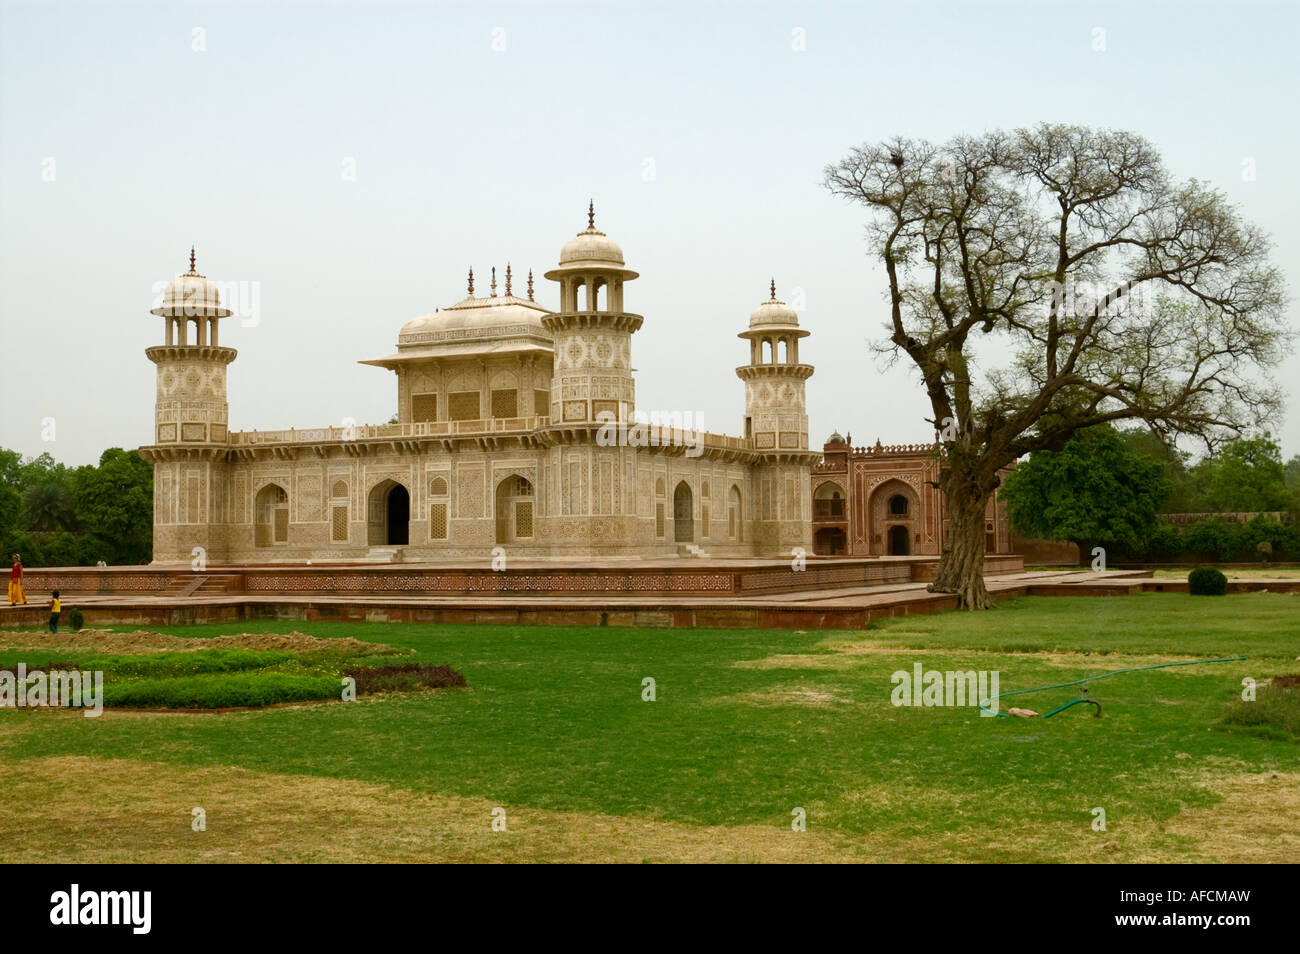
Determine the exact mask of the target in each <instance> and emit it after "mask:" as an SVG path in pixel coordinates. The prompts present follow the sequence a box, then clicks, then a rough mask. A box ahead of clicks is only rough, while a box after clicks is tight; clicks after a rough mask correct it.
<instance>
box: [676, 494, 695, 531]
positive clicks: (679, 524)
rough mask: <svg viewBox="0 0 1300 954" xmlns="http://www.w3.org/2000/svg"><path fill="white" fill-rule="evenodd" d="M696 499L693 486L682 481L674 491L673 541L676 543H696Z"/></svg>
mask: <svg viewBox="0 0 1300 954" xmlns="http://www.w3.org/2000/svg"><path fill="white" fill-rule="evenodd" d="M693 509H694V498H693V496H692V494H691V485H690V484H688V483H687V482H686V481H684V480H683V481H682V482H681V483H679V484H678V485H677V489H676V490H674V491H673V541H674V542H676V543H693V542H694V541H695V518H694V513H693Z"/></svg>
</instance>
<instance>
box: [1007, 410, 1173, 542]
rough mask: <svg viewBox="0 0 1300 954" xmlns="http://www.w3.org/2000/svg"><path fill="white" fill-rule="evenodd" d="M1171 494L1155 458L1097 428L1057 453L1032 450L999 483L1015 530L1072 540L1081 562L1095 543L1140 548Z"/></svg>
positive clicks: (1104, 427) (1103, 427) (1111, 431)
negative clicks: (1136, 450)
mask: <svg viewBox="0 0 1300 954" xmlns="http://www.w3.org/2000/svg"><path fill="white" fill-rule="evenodd" d="M1171 489H1172V486H1171V483H1170V481H1169V480H1168V479H1167V478H1166V477H1165V475H1164V467H1163V465H1162V464H1161V462H1160V461H1158V460H1155V459H1153V458H1151V457H1148V456H1144V455H1141V454H1138V453H1136V452H1135V451H1134V450H1133V449H1132V448H1131V446H1130V445H1129V443H1128V442H1127V441H1126V440H1125V439H1124V438H1123V437H1122V436H1121V435H1120V434H1118V433H1116V431H1115V429H1114V428H1112V427H1110V426H1109V425H1100V426H1097V427H1091V428H1088V429H1086V430H1082V431H1079V432H1078V433H1077V434H1075V435H1074V437H1072V438H1070V440H1069V441H1067V442H1066V444H1065V446H1064V447H1063V448H1061V449H1060V450H1059V451H1049V450H1040V451H1035V452H1034V453H1033V454H1031V455H1030V457H1029V459H1028V460H1025V461H1023V462H1022V463H1021V464H1020V465H1019V466H1018V467H1017V468H1016V469H1015V470H1014V471H1013V472H1012V473H1011V474H1010V475H1009V476H1008V477H1007V478H1006V480H1005V481H1003V484H1002V489H1001V490H1000V491H999V497H1000V498H1001V499H1002V500H1005V501H1006V502H1007V516H1008V519H1009V520H1010V522H1011V526H1012V528H1013V529H1014V530H1015V531H1016V533H1018V534H1020V535H1021V536H1026V537H1042V538H1044V539H1049V540H1069V541H1071V542H1073V543H1076V544H1078V546H1079V559H1080V561H1081V562H1084V563H1086V562H1088V560H1089V557H1090V555H1091V552H1092V548H1093V547H1094V546H1101V547H1105V548H1112V547H1123V548H1125V549H1126V550H1128V551H1130V552H1133V551H1137V550H1138V549H1140V548H1141V547H1142V545H1143V544H1144V543H1145V542H1146V540H1147V537H1148V536H1149V535H1150V533H1151V531H1152V530H1153V529H1154V528H1155V525H1156V519H1157V515H1158V513H1159V511H1160V506H1161V504H1162V503H1163V502H1164V500H1165V498H1166V497H1168V495H1169V492H1170V490H1171Z"/></svg>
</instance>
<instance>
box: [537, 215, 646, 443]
mask: <svg viewBox="0 0 1300 954" xmlns="http://www.w3.org/2000/svg"><path fill="white" fill-rule="evenodd" d="M546 277H547V278H549V279H550V280H551V281H554V282H558V283H559V285H560V309H559V311H557V312H555V313H554V314H550V315H547V316H546V317H545V318H543V319H542V324H543V325H545V326H546V330H547V331H549V332H551V334H552V335H553V336H554V339H555V343H554V347H555V372H554V376H553V377H552V379H551V427H552V428H556V427H564V426H570V425H576V426H578V427H583V426H585V425H588V424H594V423H595V422H596V421H597V420H599V419H600V418H601V417H602V416H603V415H604V414H612V415H614V417H615V418H616V419H617V420H627V419H628V418H629V417H630V412H631V410H632V408H633V406H634V404H635V392H634V385H633V381H632V334H633V333H634V332H635V331H636V330H637V329H639V328H640V327H641V321H642V319H641V316H640V315H634V314H631V313H629V312H626V311H624V310H623V283H624V282H629V281H631V280H632V279H634V278H636V277H637V273H636V272H634V271H632V270H631V269H630V268H627V267H626V266H625V265H624V263H623V250H622V249H621V248H619V247H618V244H617V243H616V242H614V241H613V240H612V239H610V238H609V237H608V236H607V235H605V233H604V232H601V231H598V230H597V229H596V210H595V206H594V204H592V203H588V204H587V228H586V231H583V232H579V233H578V234H577V236H576V237H575V238H572V239H570V240H569V241H568V242H567V243H565V246H564V248H563V249H561V250H560V263H559V264H558V265H557V266H556V267H555V268H553V269H551V270H550V271H549V272H547V273H546Z"/></svg>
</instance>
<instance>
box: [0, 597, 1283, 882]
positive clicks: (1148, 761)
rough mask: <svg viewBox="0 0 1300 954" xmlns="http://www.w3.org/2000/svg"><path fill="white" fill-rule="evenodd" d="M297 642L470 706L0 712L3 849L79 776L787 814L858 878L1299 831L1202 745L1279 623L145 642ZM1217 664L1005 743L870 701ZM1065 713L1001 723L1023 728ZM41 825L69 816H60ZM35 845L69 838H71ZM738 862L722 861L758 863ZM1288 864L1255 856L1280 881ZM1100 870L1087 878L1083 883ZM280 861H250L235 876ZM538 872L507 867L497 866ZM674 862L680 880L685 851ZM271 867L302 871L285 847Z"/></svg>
mask: <svg viewBox="0 0 1300 954" xmlns="http://www.w3.org/2000/svg"><path fill="white" fill-rule="evenodd" d="M291 630H299V631H307V632H310V633H311V634H312V635H315V636H320V637H333V636H353V637H356V638H358V639H362V640H366V641H370V642H382V643H388V644H391V645H394V646H398V647H405V648H409V649H412V650H414V652H415V654H414V656H412V657H408V658H410V659H413V660H415V661H419V662H427V663H434V664H449V665H451V666H452V667H454V668H456V669H458V670H460V671H462V672H463V673H464V674H465V676H466V678H467V681H468V688H467V689H451V690H440V691H436V692H428V693H415V694H408V695H398V696H392V697H386V698H382V699H379V700H377V701H363V702H359V703H331V704H325V705H313V706H302V707H293V708H278V709H271V710H265V711H258V712H241V713H230V714H220V715H195V716H191V715H147V716H146V715H139V714H126V713H117V714H115V713H112V712H111V711H110V712H106V713H105V714H104V716H103V717H101V718H99V719H81V718H76V717H72V716H71V714H64V713H32V712H22V711H12V710H0V759H3V760H4V762H5V763H7V764H8V765H9V766H10V767H11V768H13V769H18V770H20V772H21V769H22V767H23V763H24V762H27V763H28V764H29V766H31V767H32V770H33V772H35V771H36V769H37V767H40V772H44V773H46V775H45V777H46V778H47V784H46V785H45V787H44V788H41V787H39V786H36V785H35V783H33V785H32V786H31V788H30V791H29V793H28V794H27V795H24V794H23V793H22V792H18V793H17V794H14V795H12V796H11V800H10V804H9V809H6V808H5V807H4V806H3V804H0V842H2V841H3V838H4V836H5V835H6V833H7V832H6V824H14V825H18V826H20V827H22V830H23V831H24V832H25V834H24V835H23V837H24V838H28V836H29V835H30V833H31V832H32V831H34V830H36V829H38V828H40V825H39V824H36V823H34V822H30V821H29V822H28V823H26V824H24V823H23V822H22V820H21V819H19V818H18V815H19V814H20V813H21V812H34V813H35V814H36V815H38V816H39V815H40V813H41V811H42V810H48V811H51V812H53V811H55V809H54V808H49V809H43V808H42V805H43V804H44V802H45V801H47V800H48V799H49V797H50V786H51V785H53V786H56V787H57V786H58V785H60V784H67V785H71V784H72V783H71V781H67V782H65V783H60V782H59V781H58V778H59V776H58V772H59V771H62V769H61V768H59V767H60V766H74V765H75V766H80V767H81V768H79V769H78V771H83V770H84V769H85V767H86V766H88V765H91V764H92V763H90V762H87V761H84V760H88V759H93V760H100V759H123V760H131V761H132V762H134V763H148V764H150V765H155V766H159V767H160V770H161V769H163V768H167V769H171V770H178V771H179V772H180V773H181V774H182V776H183V773H186V772H195V771H198V770H206V769H208V768H209V767H222V768H226V767H233V768H234V769H237V770H248V771H250V772H256V773H270V774H273V775H276V776H293V777H296V780H295V785H297V786H298V788H299V789H303V790H305V789H307V788H310V783H311V781H312V780H313V779H317V780H322V784H324V781H323V780H338V781H345V782H348V783H373V784H374V785H376V786H381V787H382V788H383V789H386V790H395V791H398V792H400V793H409V797H411V798H417V797H421V796H430V797H432V798H433V799H435V800H441V801H442V802H446V801H447V800H448V799H469V800H483V801H484V804H495V805H505V806H510V811H511V812H516V813H517V812H523V813H527V812H530V811H535V812H538V813H550V812H562V813H566V814H565V815H564V816H550V815H546V817H547V818H552V819H553V818H559V817H563V818H567V819H569V821H567V822H558V821H554V820H552V821H549V822H547V824H571V825H575V826H581V825H583V824H587V822H583V821H580V820H577V819H581V818H583V817H586V818H589V819H596V820H600V819H604V820H608V819H610V818H618V819H631V820H633V821H635V822H637V823H638V824H640V823H641V822H650V821H659V822H667V823H676V824H677V825H678V826H711V827H710V828H709V829H708V831H723V830H730V829H735V828H738V827H746V826H757V828H758V829H770V830H771V831H772V832H785V833H786V834H787V835H788V834H789V833H790V826H791V817H792V816H791V812H792V810H793V809H794V808H796V807H800V808H803V809H804V810H805V811H806V813H807V826H808V834H810V835H812V834H814V833H815V834H817V835H818V837H825V838H826V839H827V840H826V841H825V842H814V841H811V840H810V841H809V842H808V844H817V845H819V846H820V847H819V848H818V850H819V851H822V850H824V851H825V853H826V857H828V858H830V857H856V856H857V855H854V852H855V851H858V848H859V847H861V846H863V845H865V846H868V847H867V848H865V849H863V850H865V851H866V852H867V855H868V856H870V857H879V858H886V859H892V860H910V859H916V860H931V859H932V860H981V859H989V858H996V859H998V860H1005V861H1045V860H1080V861H1087V860H1153V859H1154V860H1177V859H1179V858H1187V859H1189V860H1212V859H1215V858H1223V857H1228V856H1229V855H1230V854H1231V852H1230V850H1229V848H1227V847H1224V845H1223V844H1220V843H1219V842H1217V841H1216V840H1215V839H1216V838H1217V837H1218V836H1217V835H1216V834H1215V831H1216V826H1218V827H1219V828H1222V826H1223V823H1224V818H1226V817H1229V816H1230V817H1232V818H1234V819H1236V823H1237V824H1239V825H1240V824H1247V825H1249V824H1250V823H1252V822H1253V821H1257V822H1258V824H1259V825H1262V826H1263V827H1264V828H1265V829H1266V830H1267V829H1269V826H1270V825H1272V824H1273V823H1274V821H1279V823H1282V822H1285V824H1287V825H1292V827H1293V824H1292V822H1290V821H1286V820H1285V819H1281V820H1277V819H1273V818H1271V817H1269V816H1270V813H1277V812H1281V811H1283V810H1284V809H1285V808H1286V806H1288V805H1289V806H1290V808H1292V809H1294V807H1295V805H1294V804H1292V802H1291V801H1289V800H1291V799H1294V798H1295V797H1296V793H1297V792H1300V785H1298V784H1297V780H1300V744H1297V742H1296V741H1295V740H1293V739H1291V738H1290V737H1288V736H1278V735H1277V734H1276V733H1273V734H1270V733H1267V732H1260V731H1256V730H1252V729H1245V728H1234V727H1232V726H1227V725H1224V724H1221V722H1220V720H1221V717H1222V715H1223V713H1224V711H1225V708H1226V707H1227V706H1228V705H1229V703H1230V702H1232V700H1233V699H1234V698H1236V697H1237V696H1238V695H1239V693H1240V691H1241V680H1242V678H1243V677H1245V676H1251V677H1254V678H1255V679H1257V680H1261V681H1262V680H1264V679H1266V678H1267V677H1269V676H1271V675H1278V674H1284V673H1295V672H1300V662H1297V661H1296V657H1297V656H1298V655H1300V596H1289V595H1281V594H1250V595H1239V596H1226V597H1220V598H1205V597H1199V598H1193V597H1188V596H1185V595H1177V594H1154V593H1153V594H1143V595H1139V596H1127V597H1116V598H1098V597H1056V598H1025V599H1019V600H1013V601H1009V602H1006V603H1002V604H1000V605H999V606H998V608H997V609H995V610H992V611H989V612H986V613H975V614H971V613H944V614H938V615H933V616H917V617H907V618H900V619H893V620H888V621H884V622H882V623H879V624H876V625H873V626H872V627H871V628H870V629H868V630H867V631H865V632H853V633H845V632H811V631H810V632H790V631H737V630H718V631H707V630H683V629H642V630H633V629H621V628H600V629H592V628H567V627H555V628H550V627H547V628H543V627H519V628H513V627H505V626H432V625H418V624H379V623H375V624H350V623H321V622H318V623H301V622H258V623H250V622H244V623H233V624H222V625H203V626H185V627H174V628H165V629H164V631H165V632H168V633H172V634H175V635H179V636H194V637H196V638H197V637H204V636H213V635H221V634H228V633H239V632H249V631H254V632H288V631H291ZM1229 655H1248V656H1249V657H1250V658H1249V659H1248V660H1247V661H1245V662H1233V663H1216V664H1211V665H1205V666H1194V667H1186V668H1180V669H1165V670H1155V671H1151V672H1143V673H1135V674H1131V675H1121V676H1116V677H1114V678H1110V679H1105V680H1102V681H1100V682H1098V683H1096V684H1095V686H1093V687H1092V688H1091V692H1090V695H1091V696H1092V697H1093V698H1096V699H1098V700H1100V701H1101V703H1102V707H1103V717H1102V718H1100V719H1094V718H1091V717H1090V716H1089V715H1088V714H1087V711H1088V710H1087V709H1086V707H1082V706H1078V707H1075V708H1073V709H1071V710H1069V711H1068V712H1065V713H1062V714H1061V715H1059V716H1056V717H1055V718H1053V719H1050V720H1019V719H987V718H980V717H979V716H978V714H977V712H976V711H975V710H973V709H957V708H896V707H894V706H893V705H891V703H890V693H891V690H892V688H893V685H892V683H891V681H890V675H891V673H893V672H894V671H896V670H907V671H910V670H911V668H912V665H913V664H914V663H916V662H921V663H922V664H923V665H924V666H925V667H926V668H929V669H940V670H953V669H956V670H967V669H976V670H980V669H983V670H998V671H1000V673H1001V689H1002V690H1003V691H1004V692H1005V691H1007V690H1010V689H1021V688H1029V687H1032V686H1038V685H1043V684H1048V683H1059V682H1066V681H1069V680H1072V679H1078V678H1081V677H1084V676H1088V675H1091V674H1096V673H1100V672H1103V671H1106V670H1110V669H1117V668H1122V667H1126V666H1138V665H1151V664H1153V663H1156V662H1164V661H1172V660H1176V659H1184V658H1189V659H1190V658H1196V657H1202V658H1213V657H1219V656H1229ZM646 677H651V678H653V679H654V680H655V682H656V689H657V700H656V701H654V702H646V701H642V691H643V689H642V684H643V680H644V679H645V678H646ZM1076 694H1077V693H1076V691H1075V690H1071V689H1065V690H1057V691H1055V692H1050V693H1043V694H1039V695H1033V696H1024V697H1017V698H1016V699H1015V701H1014V704H1016V705H1024V706H1030V707H1032V708H1035V709H1037V710H1038V711H1040V712H1042V711H1046V710H1047V709H1049V708H1051V707H1053V706H1055V705H1057V704H1059V703H1060V702H1064V701H1066V700H1068V699H1070V698H1074V697H1075V695H1076ZM1007 704H1008V703H1004V707H1005V705H1007ZM70 756H78V757H82V760H80V761H79V760H76V759H73V760H69V759H68V758H67V757H70ZM69 771H71V770H70V769H69ZM51 773H52V774H51ZM1261 773H1277V777H1278V778H1279V779H1281V780H1282V781H1281V782H1279V783H1278V784H1279V785H1282V786H1283V789H1282V790H1281V791H1280V792H1273V794H1272V795H1271V796H1270V797H1271V798H1272V799H1273V800H1272V801H1269V800H1268V799H1261V798H1259V797H1254V796H1251V797H1244V796H1240V795H1239V794H1238V795H1233V794H1232V793H1233V792H1235V791H1238V789H1239V788H1240V786H1241V785H1242V784H1246V782H1245V781H1243V780H1248V779H1249V778H1253V777H1258V776H1260V774H1261ZM38 774H39V773H38ZM85 774H86V776H87V777H93V776H94V775H95V773H94V772H89V771H86V773H85ZM33 777H35V776H33ZM196 777H197V776H196ZM204 777H205V778H206V777H207V776H204ZM303 777H305V781H304V778H303ZM69 778H70V776H69ZM50 779H52V780H53V781H50ZM159 784H160V785H161V782H160V783H159ZM1234 786H1235V787H1234ZM331 791H333V789H331ZM366 791H371V789H369V788H367V789H366ZM86 797H87V798H89V797H90V796H86ZM102 797H103V799H108V798H109V797H110V796H109V795H108V794H105V795H103V796H102ZM214 797H215V796H214ZM403 797H407V796H406V795H403ZM24 798H27V799H28V800H29V803H28V802H24ZM1243 798H1244V802H1243ZM2 801H3V800H0V802H2ZM58 804H59V805H61V806H63V807H62V808H60V809H59V811H64V812H66V813H71V812H73V810H74V808H75V806H76V804H77V802H76V796H75V795H70V794H67V793H64V794H63V795H62V801H59V802H58ZM1214 806H1219V807H1218V808H1215V807H1214ZM1279 806H1281V807H1279ZM1095 807H1104V808H1105V810H1106V813H1107V818H1108V825H1107V831H1106V832H1105V833H1098V832H1094V831H1093V830H1092V828H1091V822H1092V820H1093V814H1092V810H1093V809H1094V808H1095ZM6 810H8V811H9V812H11V814H10V815H9V816H6V814H5V812H6ZM141 810H142V811H143V810H144V809H141ZM187 811H188V809H187ZM1216 811H1217V812H1219V813H1220V814H1219V815H1218V816H1217V820H1216V815H1215V812H1216ZM1255 814H1258V815H1259V816H1260V817H1259V818H1258V819H1253V815H1255ZM1180 816H1181V817H1180ZM115 817H117V823H118V824H119V825H120V826H124V832H123V833H122V834H121V835H120V836H119V837H120V840H121V843H122V844H125V845H128V846H131V845H134V846H135V847H133V848H131V849H130V850H132V851H135V852H137V854H136V855H130V857H137V856H138V857H141V858H154V857H159V856H156V855H155V854H151V851H152V848H153V846H154V841H155V839H154V836H152V835H147V834H146V833H144V829H145V828H147V827H148V825H147V820H141V821H140V822H139V824H140V825H141V826H142V827H141V833H140V835H139V837H138V838H134V839H133V837H132V835H131V832H130V828H131V824H132V823H130V822H124V821H123V820H122V818H121V817H120V815H119V816H115ZM538 817H542V816H541V815H539V816H538ZM340 824H341V823H340ZM358 824H360V822H358ZM385 824H386V825H388V826H389V827H390V828H391V827H392V824H393V823H392V822H386V823H385ZM590 824H592V825H596V826H597V827H599V825H598V823H597V821H591V822H590ZM60 826H62V827H60ZM52 830H53V831H56V832H57V831H80V832H81V835H82V836H83V837H84V835H85V831H84V829H78V828H77V827H76V823H74V822H73V821H71V820H69V819H66V818H65V819H62V821H60V822H59V824H58V825H55V826H54V827H53V829H52ZM291 831H292V826H289V828H288V829H286V833H285V834H284V838H285V839H289V840H292V839H293V838H294V837H295V836H294V835H293V834H292V833H291ZM672 831H674V832H678V833H679V834H680V833H681V832H683V831H684V832H685V834H686V835H689V834H690V831H689V829H681V828H674V829H672ZM313 837H322V836H321V835H320V832H319V831H318V832H317V833H316V834H315V835H313ZM594 837H595V836H593V838H594ZM628 837H631V836H628ZM638 837H642V838H649V839H651V840H652V841H653V839H654V838H655V837H657V836H655V835H654V833H653V832H650V833H648V834H647V833H645V832H642V833H641V834H640V835H638ZM662 837H664V838H668V837H669V836H667V835H663V836H662ZM683 837H685V836H683ZM719 837H722V836H721V835H720V836H719ZM760 842H761V839H760ZM756 844H758V846H757V847H753V846H751V847H747V848H746V849H745V850H744V851H741V852H740V857H743V858H749V857H753V858H755V859H757V860H762V859H763V858H764V857H768V855H767V854H766V852H765V849H764V848H763V847H762V844H760V843H756ZM1293 846H1294V842H1290V843H1285V842H1284V843H1278V844H1274V845H1273V846H1272V849H1271V850H1273V851H1275V852H1282V853H1283V856H1286V855H1285V853H1287V852H1293V851H1294V847H1293ZM1103 847H1104V848H1105V851H1106V852H1108V854H1106V855H1105V856H1104V857H1103V858H1101V859H1099V858H1098V857H1094V856H1093V855H1094V854H1095V853H1096V852H1099V851H1101V850H1102V849H1103ZM461 848H462V849H463V851H464V852H465V856H466V857H471V858H472V857H478V856H479V855H476V854H475V853H474V852H475V851H476V850H478V849H475V848H474V847H473V845H469V846H468V847H466V846H465V845H464V844H462V845H461ZM177 850H178V851H179V850H181V849H177ZM494 850H495V849H494ZM603 850H604V849H600V848H599V847H596V848H592V849H591V851H592V853H591V854H590V855H589V857H591V858H599V857H603V856H604V855H602V851H603ZM482 851H483V855H482V856H483V857H489V856H490V855H489V854H488V849H487V848H483V849H482ZM249 852H251V853H249ZM282 855H283V853H277V852H276V851H274V850H273V846H267V845H262V846H261V847H258V848H253V849H248V852H246V853H245V855H244V857H248V858H256V857H280V856H282ZM544 855H545V850H544V849H543V848H534V849H529V848H528V847H527V845H523V846H522V847H520V850H519V853H518V854H516V855H511V856H510V857H520V858H528V859H533V860H546V858H545V857H543V856H544ZM679 856H680V857H693V856H694V855H692V853H691V850H688V849H686V848H683V849H682V851H681V853H680V855H679ZM115 857H123V856H120V855H119V856H115ZM168 857H169V859H170V860H177V859H176V856H174V855H172V856H168ZM181 857H182V858H183V857H184V856H183V855H182V856H181ZM291 857H294V858H310V857H318V855H315V854H313V849H312V847H311V846H310V845H298V846H296V847H295V848H294V850H293V851H292V852H291ZM492 857H495V856H492ZM582 857H588V856H582ZM772 857H776V856H774V855H773V856H772ZM814 857H815V855H814ZM1279 860H1280V859H1279ZM1289 860H1296V857H1295V856H1294V854H1292V855H1291V856H1290V858H1289Z"/></svg>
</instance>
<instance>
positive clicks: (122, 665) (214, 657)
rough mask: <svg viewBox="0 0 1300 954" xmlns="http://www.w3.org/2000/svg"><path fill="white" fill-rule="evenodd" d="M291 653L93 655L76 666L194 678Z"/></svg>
mask: <svg viewBox="0 0 1300 954" xmlns="http://www.w3.org/2000/svg"><path fill="white" fill-rule="evenodd" d="M295 659H296V657H295V656H294V654H293V653H291V652H286V651H282V650H269V649H200V650H197V651H196V652H185V653H158V654H156V655H148V656H95V657H92V658H90V659H86V660H83V661H82V662H80V663H79V664H78V665H79V666H80V668H82V669H102V670H104V672H106V673H113V674H114V675H122V676H146V677H148V676H157V677H170V676H198V675H202V674H204V673H220V672H248V671H250V670H255V669H268V668H270V667H271V666H279V665H283V664H285V663H291V662H294V661H295Z"/></svg>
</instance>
